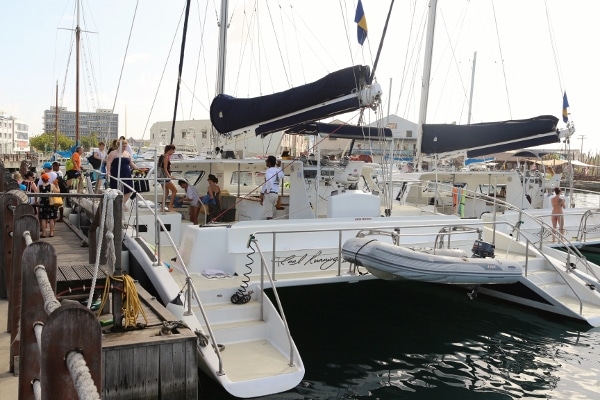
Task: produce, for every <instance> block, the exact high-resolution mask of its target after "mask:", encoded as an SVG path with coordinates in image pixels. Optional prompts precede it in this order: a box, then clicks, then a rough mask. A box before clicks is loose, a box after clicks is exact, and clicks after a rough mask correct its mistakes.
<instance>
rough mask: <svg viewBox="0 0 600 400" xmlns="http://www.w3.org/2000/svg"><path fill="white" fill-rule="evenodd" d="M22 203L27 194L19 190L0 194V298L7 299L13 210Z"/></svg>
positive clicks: (10, 265)
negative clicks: (0, 264)
mask: <svg viewBox="0 0 600 400" xmlns="http://www.w3.org/2000/svg"><path fill="white" fill-rule="evenodd" d="M22 203H27V195H26V194H25V192H23V191H21V190H11V191H10V192H6V193H4V194H3V195H2V196H0V227H1V228H2V231H1V232H0V252H1V253H2V255H1V256H0V260H2V268H0V299H7V298H8V293H9V291H10V288H9V283H10V282H11V279H10V276H11V275H10V271H11V268H12V251H13V248H12V247H13V246H12V245H13V242H12V231H13V229H14V210H15V208H16V207H17V206H18V205H19V204H22Z"/></svg>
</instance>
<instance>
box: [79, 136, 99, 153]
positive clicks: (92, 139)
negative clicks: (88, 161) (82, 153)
mask: <svg viewBox="0 0 600 400" xmlns="http://www.w3.org/2000/svg"><path fill="white" fill-rule="evenodd" d="M79 144H80V145H81V146H83V148H84V149H86V150H90V149H91V148H92V147H98V134H97V133H96V132H92V133H91V134H90V136H83V137H81V138H80V143H79Z"/></svg>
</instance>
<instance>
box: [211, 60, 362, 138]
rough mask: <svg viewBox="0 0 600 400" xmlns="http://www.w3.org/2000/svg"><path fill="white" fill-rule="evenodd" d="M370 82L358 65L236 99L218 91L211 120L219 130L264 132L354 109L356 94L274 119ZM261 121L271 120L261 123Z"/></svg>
mask: <svg viewBox="0 0 600 400" xmlns="http://www.w3.org/2000/svg"><path fill="white" fill-rule="evenodd" d="M370 83H371V79H370V68H369V67H368V66H364V65H357V66H353V67H349V68H344V69H342V70H339V71H336V72H332V73H331V74H328V75H327V76H325V77H324V78H321V79H319V80H318V81H316V82H313V83H309V84H306V85H302V86H298V87H296V88H292V89H289V90H286V91H283V92H279V93H274V94H270V95H266V96H260V97H254V98H249V99H238V98H235V97H232V96H229V95H226V94H220V95H218V96H217V97H215V98H214V100H213V101H212V104H211V105H210V120H211V122H212V124H213V126H214V127H215V129H216V130H217V131H218V132H219V133H222V134H224V133H228V132H232V131H235V130H238V129H242V128H245V127H249V126H253V125H259V127H258V128H257V129H256V134H257V135H266V134H269V133H273V132H277V131H280V130H282V129H286V128H289V127H291V126H294V125H297V124H300V123H303V122H307V121H314V120H318V119H322V118H326V117H331V116H333V115H338V114H342V113H345V112H348V111H353V110H356V109H358V108H359V107H360V103H359V100H358V98H357V97H353V98H351V99H347V100H345V101H341V102H339V103H335V104H331V105H328V106H323V107H318V108H315V109H312V110H308V111H306V112H303V113H301V114H299V115H295V116H288V117H285V118H281V119H277V118H278V117H282V116H285V115H288V114H291V113H296V112H298V111H301V110H304V109H307V108H311V107H314V106H316V105H318V104H321V103H324V102H327V101H330V100H333V99H336V98H339V97H342V96H346V95H349V94H352V93H355V92H356V91H357V90H359V89H360V88H361V87H363V86H364V85H369V84H370ZM272 120H275V121H272ZM264 121H270V122H268V123H265V124H262V125H261V122H264Z"/></svg>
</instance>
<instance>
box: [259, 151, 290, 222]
mask: <svg viewBox="0 0 600 400" xmlns="http://www.w3.org/2000/svg"><path fill="white" fill-rule="evenodd" d="M283 178H284V175H283V171H282V170H281V161H280V160H277V158H275V156H269V157H267V172H266V173H265V184H264V186H263V187H262V190H261V192H260V205H261V206H263V212H262V217H263V218H264V219H273V217H274V216H275V209H276V207H277V200H278V199H279V181H280V180H282V179H283Z"/></svg>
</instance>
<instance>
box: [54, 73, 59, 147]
mask: <svg viewBox="0 0 600 400" xmlns="http://www.w3.org/2000/svg"><path fill="white" fill-rule="evenodd" d="M57 151H58V81H56V103H55V106H54V154H56V152H57Z"/></svg>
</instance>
